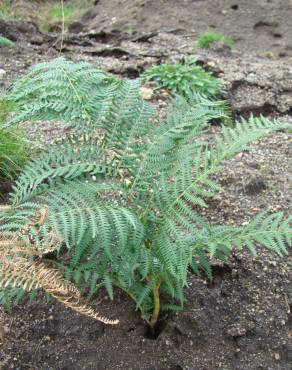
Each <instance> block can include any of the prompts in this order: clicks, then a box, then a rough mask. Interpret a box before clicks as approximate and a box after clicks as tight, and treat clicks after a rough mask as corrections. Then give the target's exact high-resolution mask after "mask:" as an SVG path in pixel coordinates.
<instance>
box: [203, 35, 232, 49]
mask: <svg viewBox="0 0 292 370" xmlns="http://www.w3.org/2000/svg"><path fill="white" fill-rule="evenodd" d="M214 42H222V43H223V44H226V45H228V46H230V47H231V48H232V47H233V46H234V41H233V39H232V38H231V37H229V36H226V35H224V34H223V33H217V32H206V33H204V34H203V35H201V36H200V37H199V39H198V41H197V46H198V47H199V48H200V49H205V48H207V47H208V46H209V45H210V44H212V43H214Z"/></svg>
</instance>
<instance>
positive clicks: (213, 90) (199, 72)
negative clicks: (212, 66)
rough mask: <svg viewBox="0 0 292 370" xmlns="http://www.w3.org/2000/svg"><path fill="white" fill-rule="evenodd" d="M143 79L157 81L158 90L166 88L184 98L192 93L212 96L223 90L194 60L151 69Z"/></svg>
mask: <svg viewBox="0 0 292 370" xmlns="http://www.w3.org/2000/svg"><path fill="white" fill-rule="evenodd" d="M142 78H143V79H144V80H146V81H150V80H151V81H155V82H156V83H157V85H158V88H165V89H167V90H169V91H170V92H172V93H174V94H179V95H182V96H184V97H187V96H189V94H192V93H200V94H204V95H206V96H212V95H215V94H217V93H218V92H219V91H220V90H221V89H222V85H221V83H220V81H219V80H218V79H216V78H214V77H213V76H212V75H211V74H209V73H207V72H205V71H204V70H203V68H201V67H200V66H198V65H196V61H195V60H194V59H189V60H185V61H184V62H183V63H177V64H162V65H158V66H153V67H150V68H148V69H146V71H145V72H144V73H143V74H142Z"/></svg>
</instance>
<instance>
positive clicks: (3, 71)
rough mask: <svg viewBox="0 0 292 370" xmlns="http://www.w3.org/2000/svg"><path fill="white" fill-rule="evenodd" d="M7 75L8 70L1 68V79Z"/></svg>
mask: <svg viewBox="0 0 292 370" xmlns="http://www.w3.org/2000/svg"><path fill="white" fill-rule="evenodd" d="M5 75H6V71H5V70H4V69H0V80H2V79H3V78H4V76H5Z"/></svg>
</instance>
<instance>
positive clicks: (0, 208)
mask: <svg viewBox="0 0 292 370" xmlns="http://www.w3.org/2000/svg"><path fill="white" fill-rule="evenodd" d="M11 210H12V206H10V205H8V204H0V212H9V211H11Z"/></svg>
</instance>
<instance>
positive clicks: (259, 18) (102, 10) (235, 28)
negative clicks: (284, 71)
mask: <svg viewBox="0 0 292 370" xmlns="http://www.w3.org/2000/svg"><path fill="white" fill-rule="evenodd" d="M83 22H84V24H86V27H87V28H88V29H95V30H103V31H106V32H112V31H117V30H118V31H121V32H123V33H125V34H129V35H133V34H137V33H138V34H140V33H144V32H151V31H164V32H165V31H167V32H175V33H177V34H179V33H181V34H184V33H188V34H192V35H193V37H194V40H195V39H196V38H197V36H198V35H199V34H201V33H202V32H205V31H207V30H210V29H211V30H217V31H221V32H224V33H225V34H227V35H229V36H232V37H233V38H234V39H235V41H236V45H237V46H236V47H237V48H238V49H240V50H242V51H250V52H256V53H264V52H273V53H275V54H276V55H280V56H286V55H290V56H291V55H292V45H291V39H292V28H291V26H290V25H291V23H292V3H291V1H290V0H258V1H254V0H245V1H239V0H139V1H137V0H111V1H108V0H100V1H98V2H97V5H96V6H95V7H94V8H93V9H92V10H90V11H89V12H87V13H86V14H85V16H84V17H83Z"/></svg>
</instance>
